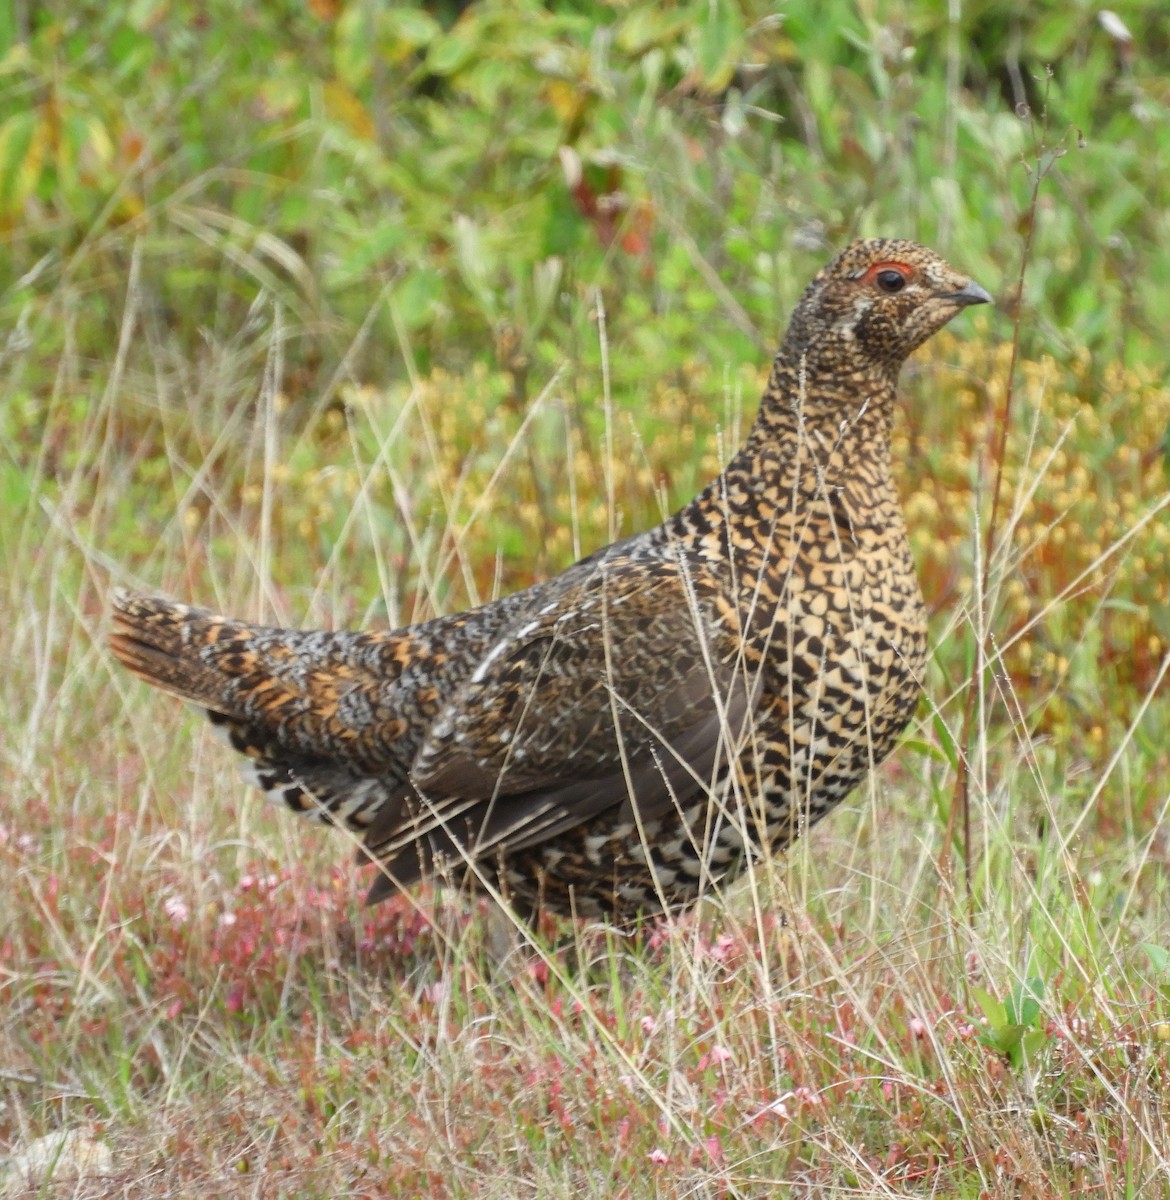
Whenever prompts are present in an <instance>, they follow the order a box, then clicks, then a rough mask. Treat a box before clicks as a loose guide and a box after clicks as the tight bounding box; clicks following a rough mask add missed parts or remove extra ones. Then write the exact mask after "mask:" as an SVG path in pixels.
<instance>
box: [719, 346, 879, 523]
mask: <svg viewBox="0 0 1170 1200" xmlns="http://www.w3.org/2000/svg"><path fill="white" fill-rule="evenodd" d="M896 399H897V392H896V388H895V378H894V377H893V376H892V375H891V374H890V373H889V372H887V371H886V370H884V369H883V368H881V367H874V368H871V369H869V370H858V369H845V370H841V369H836V370H833V369H829V368H826V367H825V366H824V365H823V364H817V365H814V364H812V363H811V362H810V360H809V356H807V355H791V356H787V355H785V353H784V352H783V351H782V352H781V353H780V355H779V356H778V357H777V358H776V361H775V363H774V364H773V366H772V371H771V374H770V375H769V377H768V385H767V387H766V388H765V390H764V396H763V399H762V401H761V402H760V409H759V413H758V414H757V416H756V419H755V423H754V424H753V426H752V429H751V432H750V433H749V435H748V438H747V441H746V442H745V443H744V445H743V446H742V447H741V449H740V450H739V452H738V453H737V454H736V455H735V457H734V458H733V459H732V460H731V462H730V463H728V465H727V468H726V469H725V470H724V472H723V474H722V475H721V476H720V478H719V479H717V480H715V481H714V482H713V483H712V484H711V486H710V488H708V491H711V490H712V489H714V491H715V492H716V493H717V497H716V496H714V495H713V496H710V497H708V499H707V503H711V502H712V501H716V502H717V503H721V504H722V505H724V506H725V507H729V508H730V509H732V510H736V509H740V508H743V509H750V510H753V511H754V512H756V513H757V514H759V513H760V510H761V509H762V508H781V509H783V508H791V507H792V505H793V503H794V502H795V501H796V500H797V498H799V497H802V496H803V497H806V498H807V497H812V496H815V495H817V494H818V493H821V494H823V493H824V492H825V490H826V489H836V488H845V489H847V490H848V491H850V492H856V493H857V497H856V498H857V499H858V500H859V501H864V506H865V507H869V506H870V505H880V506H882V507H884V506H885V505H886V504H887V503H890V502H896V498H895V493H894V490H893V481H892V475H891V470H890V428H891V425H892V422H893V415H894V404H895V401H896ZM859 485H860V486H859Z"/></svg>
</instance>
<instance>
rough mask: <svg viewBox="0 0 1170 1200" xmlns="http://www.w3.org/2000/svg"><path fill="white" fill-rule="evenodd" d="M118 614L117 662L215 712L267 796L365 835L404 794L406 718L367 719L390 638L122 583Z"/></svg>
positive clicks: (113, 643) (383, 679)
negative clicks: (249, 618)
mask: <svg viewBox="0 0 1170 1200" xmlns="http://www.w3.org/2000/svg"><path fill="white" fill-rule="evenodd" d="M113 616H114V630H113V632H112V633H111V635H110V648H111V650H112V651H113V653H114V655H115V657H116V658H117V659H118V661H119V662H121V663H122V664H123V666H125V667H126V668H127V669H128V670H130V671H132V672H133V673H134V674H135V675H137V676H138V677H139V678H140V679H143V680H145V681H146V682H147V683H149V684H152V685H153V686H155V687H158V688H161V689H162V690H164V691H166V692H169V693H171V694H172V695H174V696H178V697H180V698H181V699H183V700H187V701H189V702H191V703H193V704H195V705H197V706H198V707H200V708H202V709H203V710H205V711H206V713H207V716H208V718H209V719H210V720H211V723H212V726H213V727H214V728H215V730H216V731H217V733H219V734H220V735H221V736H225V737H226V740H227V741H228V743H229V744H230V745H231V746H232V747H233V748H234V749H235V750H237V751H238V752H239V753H240V754H242V755H243V756H244V758H245V759H246V760H247V761H246V763H244V764H243V766H244V774H245V776H246V778H247V779H248V781H249V782H250V783H252V784H254V785H255V786H256V787H258V788H259V789H260V790H261V791H262V792H264V794H265V796H266V797H267V798H268V799H269V800H271V801H273V802H275V803H277V804H279V805H281V806H283V807H286V808H289V809H291V810H292V811H293V812H296V813H300V814H304V815H306V816H309V817H311V818H315V819H317V820H320V821H324V822H326V823H328V824H340V825H344V826H346V827H347V828H349V829H350V830H352V831H353V832H355V833H359V834H360V833H364V832H365V830H366V829H367V828H368V827H369V825H370V823H371V822H372V820H373V819H374V817H375V815H376V814H377V813H378V812H379V810H380V809H381V808H382V806H383V805H384V804H385V803H387V802H388V801H397V800H399V798H400V796H401V794H402V792H403V790H404V787H405V784H404V780H405V769H404V768H401V767H398V766H397V762H396V755H395V753H394V751H395V749H397V747H395V745H394V743H395V740H396V739H395V737H394V734H395V733H396V732H397V733H398V734H399V735H400V734H401V733H403V732H405V724H404V723H403V722H400V721H394V720H393V719H391V720H388V721H384V722H383V723H382V725H381V726H378V725H377V724H376V723H372V722H370V721H369V719H368V716H369V714H370V712H371V710H372V703H370V702H368V701H369V700H370V697H371V696H372V695H373V694H374V693H375V692H376V691H378V690H380V689H381V688H383V687H385V686H386V683H387V676H386V674H384V673H379V672H373V671H371V670H370V664H369V663H368V662H363V661H362V656H363V654H366V653H368V652H369V651H370V649H371V648H372V647H375V644H377V646H376V647H375V648H385V649H389V650H390V651H391V652H393V649H394V647H393V646H392V645H391V644H390V643H391V641H392V637H391V636H384V637H380V636H379V635H376V634H368V633H367V634H360V635H351V634H321V633H297V632H295V631H291V630H285V629H271V628H268V627H266V626H260V625H252V624H249V623H247V622H245V621H234V620H231V619H229V618H227V617H222V616H219V615H217V614H215V613H212V612H208V611H206V610H204V609H200V608H192V607H190V606H189V605H186V604H179V603H177V602H175V601H172V600H164V599H161V598H158V597H152V596H142V595H138V594H136V593H133V592H129V591H126V590H122V589H119V590H118V591H116V592H115V593H114V595H113ZM391 678H392V676H391ZM363 693H365V694H366V695H365V696H363ZM383 699H384V698H383ZM400 777H401V778H400Z"/></svg>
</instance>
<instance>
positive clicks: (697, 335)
mask: <svg viewBox="0 0 1170 1200" xmlns="http://www.w3.org/2000/svg"><path fill="white" fill-rule="evenodd" d="M948 11H950V12H953V13H954V14H957V15H956V16H955V17H954V19H951V18H950V17H948ZM1163 18H1164V10H1163V6H1162V4H1161V3H1160V2H1159V0H1148V2H1145V3H1141V2H1137V3H1130V4H1128V5H1126V6H1125V7H1124V10H1123V12H1122V13H1121V14H1120V15H1117V14H1103V13H1102V12H1101V11H1100V10H1099V9H1097V8H1096V7H1095V6H1094V5H1090V4H1087V3H1084V2H1083V0H1082V2H1077V3H1068V2H1067V0H1051V2H1045V3H1037V4H1031V5H1026V6H1022V5H1019V4H1016V3H1011V2H1009V0H976V2H974V3H968V4H964V5H952V6H944V5H936V4H930V5H927V4H912V3H874V2H873V0H868V2H858V0H829V2H827V3H825V4H818V5H792V6H789V7H788V8H784V7H776V6H773V5H765V4H760V3H755V2H754V0H743V2H740V3H734V2H731V0H693V2H691V3H657V4H647V3H638V2H634V0H612V2H610V3H604V2H601V0H596V2H572V0H563V2H561V3H549V4H537V3H532V2H525V0H482V2H480V3H473V4H458V3H445V4H444V3H433V4H418V5H410V4H380V3H374V2H372V0H348V2H343V0H305V2H303V3H293V2H291V0H275V2H271V3H266V4H262V5H238V4H233V3H226V2H215V0H209V2H197V0H134V2H133V3H128V4H119V5H104V4H95V3H76V4H70V5H65V4H59V3H35V2H33V0H23V2H22V0H13V3H10V4H9V5H6V6H5V7H4V8H3V10H0V89H2V90H0V229H2V231H3V235H4V243H5V246H6V250H5V252H4V259H5V260H6V261H5V272H4V276H5V277H4V279H3V284H4V288H3V307H2V309H0V317H2V319H3V320H4V321H5V323H6V324H7V325H8V326H9V327H11V326H13V325H16V324H20V325H22V326H23V327H24V328H26V329H28V330H35V331H36V336H37V337H38V340H39V341H41V344H42V345H43V346H44V349H45V351H46V356H47V357H49V358H51V357H52V356H53V354H54V351H55V349H56V347H55V346H54V343H53V338H52V337H51V336H46V333H47V329H46V328H45V324H46V323H47V324H48V326H50V327H56V328H58V329H60V326H61V322H60V321H59V320H58V315H59V313H58V311H57V310H58V308H59V305H60V303H61V300H62V297H63V295H64V296H68V297H70V298H71V302H72V298H74V297H75V298H76V301H77V303H78V304H80V305H81V306H82V307H83V309H84V311H83V312H82V313H79V314H78V317H77V320H76V321H75V322H70V323H69V324H70V326H71V335H72V336H74V337H76V338H77V339H79V345H80V346H82V347H89V346H93V347H100V346H101V345H103V344H105V343H107V342H108V341H109V340H110V339H112V338H116V336H117V328H118V323H119V320H120V305H121V300H122V296H121V294H120V292H119V289H118V288H117V287H116V286H112V285H113V284H114V282H115V281H116V280H118V279H123V280H124V279H125V278H126V277H127V273H128V270H129V263H130V257H131V251H132V249H133V248H134V247H135V246H137V248H138V253H139V254H140V255H141V260H140V271H139V274H138V276H137V278H138V282H139V286H140V287H141V288H142V289H143V294H144V296H145V297H146V298H147V305H148V307H149V309H150V311H151V313H152V315H153V316H154V317H155V318H157V320H158V321H159V323H160V329H162V330H165V331H166V333H167V335H168V336H171V337H175V338H177V339H178V340H179V341H180V342H182V341H183V340H184V339H191V338H198V337H202V336H203V334H204V332H206V331H208V330H209V331H210V332H211V333H212V334H213V335H214V336H219V337H224V338H229V337H231V336H232V335H233V334H235V333H236V332H237V331H238V330H239V329H240V327H241V325H243V324H244V323H245V322H246V319H247V315H248V313H249V311H250V309H251V306H252V304H253V301H254V299H255V297H256V294H257V290H258V288H259V289H263V290H265V291H266V292H268V293H269V294H270V295H272V296H275V297H278V298H279V299H280V301H281V303H282V305H283V306H284V308H285V311H286V312H287V314H288V319H289V320H290V321H291V322H293V324H294V325H295V336H294V337H292V338H291V339H290V346H289V353H290V355H291V357H292V359H293V361H295V363H296V365H297V367H298V370H299V371H300V372H301V373H302V374H301V375H300V377H299V380H300V384H301V388H302V389H304V390H305V391H307V392H309V393H312V392H315V391H317V390H318V389H319V388H320V386H321V384H322V381H323V380H326V379H328V378H329V377H330V375H331V374H332V372H333V370H334V369H335V367H336V365H337V362H338V360H339V357H340V355H341V354H342V352H343V348H344V347H347V346H348V345H349V342H350V339H351V337H352V332H353V330H354V328H355V327H357V326H360V324H361V323H362V322H363V321H365V320H366V319H367V318H369V317H371V315H372V318H373V321H374V332H376V333H377V334H378V335H379V336H377V337H374V338H371V339H367V340H366V342H365V343H364V346H363V349H362V353H361V356H360V358H359V359H358V360H357V361H356V362H352V363H351V364H350V365H351V368H352V369H353V370H354V371H355V372H356V373H357V374H359V375H361V377H362V378H363V379H373V380H382V379H386V378H394V377H395V376H399V377H401V375H402V373H403V371H404V363H403V362H402V359H401V356H400V355H398V354H396V353H389V354H388V353H386V352H385V347H386V346H387V345H393V344H394V343H395V341H396V339H397V338H398V337H400V336H401V333H402V331H403V330H405V331H406V332H407V333H409V335H410V340H411V348H412V352H413V355H414V357H415V362H416V365H417V366H418V368H419V369H420V370H422V371H426V370H427V369H429V367H430V365H431V364H433V363H443V364H446V365H449V366H457V365H460V364H461V363H462V362H465V361H469V360H471V359H476V358H481V357H482V356H483V353H484V350H485V348H487V349H489V350H490V351H491V352H492V353H493V354H494V356H495V358H496V360H497V361H498V362H499V364H500V365H501V366H503V367H504V368H509V367H514V366H515V365H516V362H517V360H518V359H520V358H523V359H524V360H525V361H526V362H528V363H531V364H532V365H533V366H536V367H538V368H539V369H540V370H541V371H544V372H546V373H547V371H548V370H549V369H550V368H551V367H552V366H554V365H556V364H559V363H560V362H561V360H562V358H563V356H564V354H565V352H566V350H567V349H568V348H570V347H575V346H576V345H577V343H578V340H579V339H580V338H581V334H582V331H581V328H580V322H579V319H578V318H579V314H580V312H581V309H582V297H583V296H585V295H587V294H588V292H589V291H590V289H594V288H600V289H602V294H603V296H604V300H605V305H606V311H607V315H608V318H609V323H610V332H611V335H614V336H620V333H621V331H622V330H623V329H624V328H625V326H626V325H627V324H628V325H630V326H631V327H632V329H633V330H634V331H635V334H634V343H635V346H637V345H638V341H639V335H638V334H637V332H636V331H638V330H640V331H641V335H640V336H641V338H642V339H647V340H649V339H665V340H666V341H667V342H668V344H669V343H671V342H673V343H674V344H678V343H679V342H681V341H683V340H685V341H686V343H687V344H688V346H689V347H690V349H691V350H692V352H694V353H699V354H702V355H703V356H705V357H707V358H710V359H712V360H714V361H718V362H720V363H725V362H728V361H731V362H738V361H741V360H744V359H748V358H753V357H755V356H756V355H757V354H758V352H759V348H760V346H771V344H772V342H773V341H774V339H775V336H776V333H777V330H778V326H779V323H780V320H781V319H782V314H783V312H784V311H785V310H786V309H787V307H788V306H789V305H790V304H791V303H792V302H793V300H794V298H795V296H796V294H797V291H798V289H799V288H800V286H801V285H802V282H803V280H804V279H805V278H806V277H807V276H808V274H809V273H810V271H812V270H813V269H814V268H815V267H816V266H818V265H819V264H820V262H821V261H822V259H823V258H824V256H825V253H826V249H827V248H833V247H838V246H839V245H840V244H841V243H842V242H843V241H845V240H846V239H847V238H849V237H851V236H853V235H855V234H858V233H871V232H874V231H879V230H880V231H882V232H889V233H898V234H904V235H910V236H915V237H918V238H920V239H921V240H923V241H925V242H928V243H931V244H934V245H937V246H939V247H940V248H941V249H942V250H943V251H944V252H949V253H952V254H953V255H954V256H955V257H956V258H958V259H960V260H961V261H962V263H963V264H964V266H965V267H967V268H968V269H969V270H970V271H971V272H972V273H973V274H974V275H975V276H976V277H978V278H988V279H990V280H991V281H992V282H996V281H997V280H998V279H999V278H1002V277H1004V276H1008V275H1011V273H1012V272H1014V270H1015V269H1016V265H1017V264H1016V260H1017V259H1018V257H1019V244H1020V241H1021V236H1020V235H1021V232H1022V225H1023V223H1024V222H1025V221H1026V220H1027V215H1026V214H1027V198H1028V193H1029V187H1030V181H1029V178H1028V171H1027V169H1026V168H1025V166H1024V165H1022V164H1026V163H1029V162H1034V159H1035V157H1036V154H1035V150H1036V147H1035V145H1034V143H1035V141H1036V140H1041V141H1043V142H1044V144H1045V145H1046V147H1047V150H1046V151H1044V152H1043V153H1046V154H1048V155H1052V154H1058V153H1060V152H1061V151H1067V152H1068V153H1066V154H1065V155H1064V157H1063V158H1061V159H1060V161H1059V162H1058V163H1057V164H1056V165H1055V167H1054V169H1053V185H1052V187H1051V188H1050V189H1048V190H1047V192H1046V194H1045V196H1044V198H1043V201H1042V206H1041V210H1040V212H1039V214H1038V217H1039V222H1038V228H1037V230H1036V236H1037V246H1036V251H1037V253H1036V261H1035V264H1034V266H1033V270H1032V275H1031V282H1032V287H1033V289H1034V291H1035V292H1037V293H1042V294H1043V297H1044V304H1043V306H1042V308H1041V309H1040V310H1039V314H1038V316H1037V320H1036V321H1035V322H1029V331H1030V333H1032V334H1034V335H1035V336H1037V337H1040V338H1043V339H1044V341H1045V343H1046V344H1047V345H1048V346H1050V347H1058V348H1059V347H1064V348H1066V349H1070V350H1071V349H1076V350H1080V349H1088V350H1089V351H1091V352H1094V353H1104V354H1107V355H1108V356H1109V357H1110V358H1118V357H1122V358H1125V359H1126V360H1140V359H1142V358H1143V357H1147V356H1148V354H1149V343H1150V342H1151V341H1152V342H1154V344H1157V343H1158V341H1159V340H1160V331H1161V328H1162V314H1161V309H1160V304H1161V297H1160V291H1161V288H1160V286H1159V281H1160V280H1163V279H1165V278H1166V277H1167V272H1166V269H1165V268H1166V262H1165V256H1166V255H1167V254H1168V253H1170V251H1168V250H1167V246H1168V245H1170V237H1168V236H1167V234H1168V230H1167V227H1166V226H1167V219H1168V216H1167V206H1166V203H1165V201H1166V186H1165V174H1166V169H1167V168H1166V162H1167V155H1166V154H1165V147H1166V129H1167V122H1168V119H1170V74H1168V73H1167V72H1166V70H1165V64H1166V61H1167V59H1166V54H1167V35H1168V30H1167V26H1166V22H1165V20H1164V19H1163ZM1049 69H1050V70H1051V76H1050V77H1049V76H1048V74H1047V72H1048V70H1049ZM1025 112H1028V113H1030V114H1031V117H1030V119H1029V118H1026V117H1023V116H1022V115H1021V114H1024V113H1025ZM1041 120H1042V121H1043V122H1044V125H1045V128H1044V129H1042V130H1040V129H1037V128H1035V127H1034V126H1035V125H1036V123H1037V122H1039V121H1041ZM1030 122H1031V124H1030ZM1074 151H1075V152H1074ZM712 273H713V274H714V276H715V277H717V279H718V281H719V286H713V279H712V278H711V277H710V276H711V274H712ZM62 289H63V290H62ZM712 314H717V317H718V319H717V320H712V319H710V318H711V317H712ZM651 320H652V321H653V322H654V324H653V325H652V326H648V325H647V322H648V321H651ZM396 327H397V331H396ZM615 331H616V333H615ZM585 340H593V339H585ZM644 348H646V349H652V348H653V347H644ZM185 349H186V350H188V351H189V350H190V349H191V347H190V346H186V347H185ZM98 358H100V356H95V361H97V359H98ZM632 358H633V356H632V355H631V356H630V357H629V358H626V359H625V360H624V365H623V368H622V369H623V373H624V371H626V370H628V371H631V372H635V373H636V371H637V367H636V364H635V363H634V362H633V361H632ZM654 365H655V366H656V367H657V365H658V364H657V363H655V364H654ZM628 382H629V383H631V384H632V383H634V382H636V379H630V380H629V381H628Z"/></svg>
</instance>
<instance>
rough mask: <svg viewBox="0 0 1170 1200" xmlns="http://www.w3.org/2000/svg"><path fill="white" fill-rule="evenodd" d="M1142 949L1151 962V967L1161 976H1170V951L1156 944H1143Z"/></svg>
mask: <svg viewBox="0 0 1170 1200" xmlns="http://www.w3.org/2000/svg"><path fill="white" fill-rule="evenodd" d="M1142 949H1143V950H1144V951H1145V952H1146V957H1147V958H1148V959H1149V960H1150V966H1151V967H1153V968H1154V970H1155V971H1157V973H1158V974H1159V975H1170V950H1167V949H1165V948H1164V947H1163V946H1158V945H1156V944H1155V943H1154V942H1142Z"/></svg>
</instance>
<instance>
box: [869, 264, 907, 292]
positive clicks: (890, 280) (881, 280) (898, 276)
mask: <svg viewBox="0 0 1170 1200" xmlns="http://www.w3.org/2000/svg"><path fill="white" fill-rule="evenodd" d="M876 281H877V285H878V287H879V288H881V290H882V291H883V292H886V293H888V294H889V295H891V296H892V295H893V294H894V293H895V292H900V291H901V290H902V289H903V288H904V287H905V286H906V276H905V275H903V274H902V272H901V271H895V270H894V269H893V268H892V267H887V268H886V270H884V271H879V272H878V273H877V276H876Z"/></svg>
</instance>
